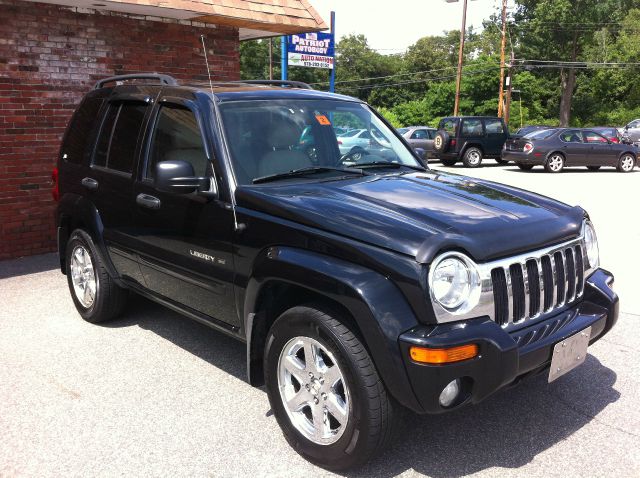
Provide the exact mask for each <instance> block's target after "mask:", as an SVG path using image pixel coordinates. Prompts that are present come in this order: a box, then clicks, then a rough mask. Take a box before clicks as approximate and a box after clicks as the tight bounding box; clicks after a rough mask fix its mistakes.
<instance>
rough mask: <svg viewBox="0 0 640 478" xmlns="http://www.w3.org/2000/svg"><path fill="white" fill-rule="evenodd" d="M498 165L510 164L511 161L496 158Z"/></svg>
mask: <svg viewBox="0 0 640 478" xmlns="http://www.w3.org/2000/svg"><path fill="white" fill-rule="evenodd" d="M496 163H498V164H509V161H508V160H506V159H502V158H496Z"/></svg>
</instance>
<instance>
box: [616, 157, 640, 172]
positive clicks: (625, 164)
mask: <svg viewBox="0 0 640 478" xmlns="http://www.w3.org/2000/svg"><path fill="white" fill-rule="evenodd" d="M635 167H636V158H634V157H633V155H631V154H628V153H627V154H623V155H622V157H621V158H620V159H619V160H618V166H617V168H616V169H617V170H618V171H619V172H621V173H630V172H631V171H633V168H635Z"/></svg>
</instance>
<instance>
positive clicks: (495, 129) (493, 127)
mask: <svg viewBox="0 0 640 478" xmlns="http://www.w3.org/2000/svg"><path fill="white" fill-rule="evenodd" d="M484 129H485V131H486V132H487V134H503V133H504V128H503V127H502V121H500V120H499V119H487V120H484Z"/></svg>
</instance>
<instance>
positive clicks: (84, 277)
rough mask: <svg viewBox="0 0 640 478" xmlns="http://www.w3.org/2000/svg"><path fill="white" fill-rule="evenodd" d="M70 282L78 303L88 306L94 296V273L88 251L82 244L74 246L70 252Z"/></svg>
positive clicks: (95, 287) (95, 286) (95, 284)
mask: <svg viewBox="0 0 640 478" xmlns="http://www.w3.org/2000/svg"><path fill="white" fill-rule="evenodd" d="M71 282H72V284H73V291H74V292H75V294H76V298H77V299H78V301H79V302H80V304H82V306H83V307H84V308H86V309H88V308H90V307H91V306H92V305H93V301H94V300H95V298H96V290H97V283H96V273H95V271H94V270H93V263H92V262H91V256H90V255H89V251H87V250H86V249H85V248H84V247H83V246H76V247H75V248H74V249H73V253H72V254H71Z"/></svg>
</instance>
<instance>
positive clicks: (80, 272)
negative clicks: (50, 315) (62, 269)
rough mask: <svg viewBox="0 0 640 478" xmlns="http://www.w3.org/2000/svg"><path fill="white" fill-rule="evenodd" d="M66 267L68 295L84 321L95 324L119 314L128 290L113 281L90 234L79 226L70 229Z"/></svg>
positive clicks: (125, 300)
mask: <svg viewBox="0 0 640 478" xmlns="http://www.w3.org/2000/svg"><path fill="white" fill-rule="evenodd" d="M66 266H67V283H68V285H69V291H70V292H71V298H72V299H73V303H74V304H75V306H76V309H77V310H78V313H80V315H81V316H82V318H83V319H84V320H86V321H87V322H91V323H98V322H104V321H106V320H110V319H113V318H115V317H117V316H118V315H120V313H121V312H122V310H123V309H124V307H125V305H126V302H127V297H128V291H127V290H126V289H123V288H121V287H119V286H118V285H117V284H116V283H115V282H114V281H113V279H112V278H111V276H110V275H109V273H108V272H107V270H106V269H105V267H104V264H103V263H102V259H101V258H100V255H99V254H98V252H97V250H96V247H95V245H94V243H93V241H92V240H91V237H90V236H89V234H87V233H86V232H85V231H83V230H82V229H76V230H75V231H73V232H72V233H71V237H70V238H69V241H68V242H67V250H66Z"/></svg>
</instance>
